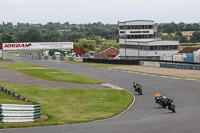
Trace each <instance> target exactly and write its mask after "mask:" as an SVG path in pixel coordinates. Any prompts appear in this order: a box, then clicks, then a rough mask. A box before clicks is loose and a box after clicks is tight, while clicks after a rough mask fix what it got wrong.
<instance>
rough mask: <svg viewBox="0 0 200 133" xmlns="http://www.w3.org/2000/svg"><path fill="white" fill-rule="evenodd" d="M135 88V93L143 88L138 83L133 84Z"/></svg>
mask: <svg viewBox="0 0 200 133" xmlns="http://www.w3.org/2000/svg"><path fill="white" fill-rule="evenodd" d="M133 87H134V88H135V91H138V90H139V89H140V88H141V86H140V85H139V84H138V83H136V82H133Z"/></svg>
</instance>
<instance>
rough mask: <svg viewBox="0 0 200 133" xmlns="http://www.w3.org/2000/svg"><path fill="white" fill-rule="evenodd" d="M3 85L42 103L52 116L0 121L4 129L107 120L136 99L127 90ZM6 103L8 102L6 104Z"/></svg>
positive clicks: (47, 112)
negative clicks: (38, 118) (31, 120)
mask: <svg viewBox="0 0 200 133" xmlns="http://www.w3.org/2000/svg"><path fill="white" fill-rule="evenodd" d="M1 85H2V86H4V87H5V88H7V89H9V90H11V91H13V92H15V93H17V94H20V95H22V96H24V97H27V98H28V99H30V100H32V101H37V102H39V103H41V104H42V112H43V115H46V116H47V117H48V119H47V120H45V121H38V122H32V123H10V124H4V123H0V128H16V127H30V126H46V125H56V124H71V123H80V122H88V121H94V120H99V119H105V118H109V117H112V116H114V115H117V114H119V113H120V112H122V111H123V110H125V109H126V108H127V107H128V106H129V105H130V104H131V103H132V101H133V98H132V95H131V94H130V93H128V92H127V91H125V90H114V89H66V88H59V89H58V88H48V87H39V86H30V85H17V84H6V83H1ZM5 99H7V98H5ZM8 100H9V98H8ZM6 103H7V102H6V101H4V103H3V104H6Z"/></svg>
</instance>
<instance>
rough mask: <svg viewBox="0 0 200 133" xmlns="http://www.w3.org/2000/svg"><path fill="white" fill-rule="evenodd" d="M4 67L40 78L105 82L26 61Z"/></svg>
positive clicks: (78, 81)
mask: <svg viewBox="0 0 200 133" xmlns="http://www.w3.org/2000/svg"><path fill="white" fill-rule="evenodd" d="M2 68H6V69H12V70H15V71H18V72H21V73H24V74H27V75H29V76H32V77H35V78H39V79H42V80H47V81H57V82H66V83H75V84H101V83H103V82H101V81H98V80H95V79H91V78H88V77H84V76H81V75H77V74H73V73H68V72H64V71H60V70H56V69H50V68H47V67H43V66H38V65H33V64H29V63H24V62H18V63H15V64H11V65H7V66H3V67H2Z"/></svg>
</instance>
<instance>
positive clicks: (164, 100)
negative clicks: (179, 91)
mask: <svg viewBox="0 0 200 133" xmlns="http://www.w3.org/2000/svg"><path fill="white" fill-rule="evenodd" d="M155 100H156V103H158V104H159V105H160V106H162V107H163V108H165V109H166V108H167V107H168V109H169V110H171V111H172V112H173V113H175V112H176V111H175V104H174V102H173V100H171V99H168V98H162V97H156V98H155Z"/></svg>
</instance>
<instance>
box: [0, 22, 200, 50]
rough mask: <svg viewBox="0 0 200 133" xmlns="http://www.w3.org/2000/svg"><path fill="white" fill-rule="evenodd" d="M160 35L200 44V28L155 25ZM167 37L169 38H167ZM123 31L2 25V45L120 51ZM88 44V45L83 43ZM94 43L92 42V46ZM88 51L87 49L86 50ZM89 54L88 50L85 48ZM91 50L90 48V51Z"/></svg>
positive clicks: (99, 27)
mask: <svg viewBox="0 0 200 133" xmlns="http://www.w3.org/2000/svg"><path fill="white" fill-rule="evenodd" d="M154 27H156V28H157V29H158V33H159V35H160V36H161V37H162V38H163V39H165V40H179V41H180V42H200V31H199V30H200V24H198V23H193V24H186V23H183V22H181V23H177V24H176V23H174V22H171V23H164V24H162V23H161V24H157V23H156V24H155V25H154ZM181 31H194V33H193V34H192V36H191V37H189V39H188V37H186V36H183V35H182V33H181ZM163 33H166V34H163ZM118 40H119V30H118V25H117V24H103V23H101V22H97V23H88V24H70V23H69V22H65V23H63V24H61V23H52V22H49V23H47V24H29V23H17V24H16V25H13V24H12V23H9V22H8V23H4V22H3V24H0V45H1V44H2V43H5V42H9V43H14V42H75V44H77V46H79V47H81V48H82V46H80V44H81V43H82V44H84V46H86V45H85V42H87V41H92V42H93V43H92V44H93V45H94V44H95V49H93V47H91V48H92V50H96V47H99V48H103V47H106V46H114V47H117V48H119V43H118ZM83 42H84V43H83ZM88 43H90V42H88ZM86 47H87V46H86ZM85 49H86V51H88V48H85ZM89 49H90V47H89Z"/></svg>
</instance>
